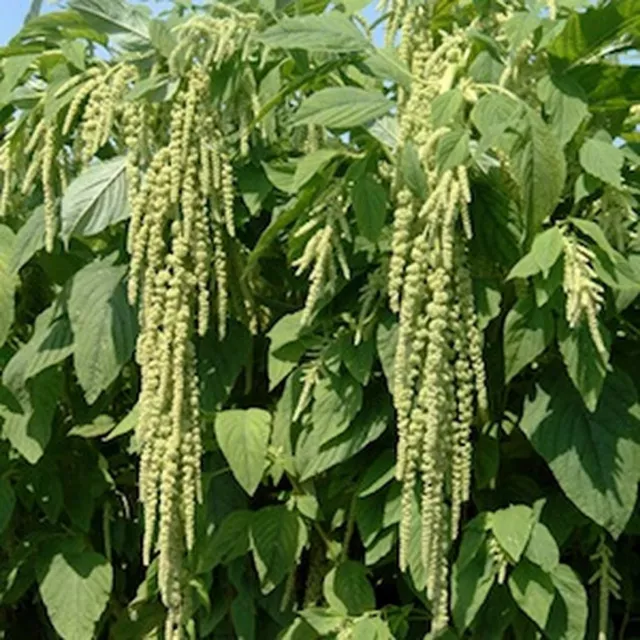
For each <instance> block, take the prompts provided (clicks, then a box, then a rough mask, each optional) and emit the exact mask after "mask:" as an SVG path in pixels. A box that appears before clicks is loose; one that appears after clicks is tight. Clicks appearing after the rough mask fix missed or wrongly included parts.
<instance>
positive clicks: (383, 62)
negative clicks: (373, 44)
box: [364, 47, 411, 89]
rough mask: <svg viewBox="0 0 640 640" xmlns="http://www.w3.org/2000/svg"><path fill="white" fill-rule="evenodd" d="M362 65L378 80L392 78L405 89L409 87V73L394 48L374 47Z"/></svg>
mask: <svg viewBox="0 0 640 640" xmlns="http://www.w3.org/2000/svg"><path fill="white" fill-rule="evenodd" d="M364 65H365V66H366V68H367V69H368V70H369V71H370V72H371V73H372V74H373V75H374V76H375V77H376V78H379V79H380V80H383V81H385V80H386V81H389V80H392V81H393V82H397V83H398V84H399V85H401V86H403V87H406V88H407V89H408V88H410V87H411V73H410V72H409V69H408V68H407V66H406V65H405V63H404V62H403V61H402V60H401V59H400V57H399V56H398V54H397V53H396V50H395V49H392V48H388V47H384V48H376V49H375V50H374V52H373V53H372V54H371V55H370V56H368V57H367V58H366V59H365V60H364Z"/></svg>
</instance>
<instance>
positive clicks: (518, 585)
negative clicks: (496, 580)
mask: <svg viewBox="0 0 640 640" xmlns="http://www.w3.org/2000/svg"><path fill="white" fill-rule="evenodd" d="M508 584H509V591H511V595H512V596H513V599H514V600H515V601H516V604H517V605H518V606H519V607H520V609H522V611H524V612H525V613H526V614H527V615H528V616H529V617H530V618H531V619H532V620H533V621H534V622H535V623H536V624H537V625H538V626H539V627H540V628H541V629H544V627H545V625H546V624H547V620H548V619H549V613H550V611H551V605H552V604H553V599H554V597H555V588H554V585H553V582H552V581H551V578H550V577H549V575H548V574H547V573H545V572H544V571H543V570H542V569H541V568H540V567H539V566H537V565H535V564H533V563H532V562H529V561H528V560H526V559H525V560H522V561H521V562H520V563H519V564H518V566H517V567H516V568H515V569H514V570H513V571H512V572H511V575H510V576H509V582H508Z"/></svg>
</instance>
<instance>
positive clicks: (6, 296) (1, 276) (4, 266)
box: [0, 224, 18, 347]
mask: <svg viewBox="0 0 640 640" xmlns="http://www.w3.org/2000/svg"><path fill="white" fill-rule="evenodd" d="M15 245H16V236H15V235H14V233H13V231H11V229H9V227H7V226H5V225H3V224H2V225H0V347H2V346H3V345H4V343H5V341H6V339H7V337H8V336H9V331H10V330H11V325H12V324H13V317H14V312H15V302H14V295H15V290H16V285H17V284H18V280H17V278H16V277H15V275H14V274H13V273H12V271H11V268H10V261H11V258H12V256H13V253H14V251H15Z"/></svg>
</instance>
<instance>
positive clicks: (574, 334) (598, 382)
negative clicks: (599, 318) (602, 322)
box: [558, 322, 608, 411]
mask: <svg viewBox="0 0 640 640" xmlns="http://www.w3.org/2000/svg"><path fill="white" fill-rule="evenodd" d="M603 329H604V327H600V331H601V334H602V335H604V336H605V337H604V339H605V344H607V342H608V340H606V334H605V332H604V331H603ZM605 331H606V330H605ZM558 334H559V335H558V340H559V347H560V353H561V354H562V359H563V360H564V364H565V366H566V367H567V373H568V374H569V377H570V378H571V380H572V382H573V384H574V385H575V387H576V389H577V390H578V391H579V392H580V395H581V396H582V399H583V401H584V404H585V406H586V407H587V409H589V411H595V410H596V406H597V405H598V399H599V398H600V393H601V392H602V387H603V385H604V380H605V378H606V376H607V369H608V362H604V361H603V359H602V355H601V354H600V352H599V351H598V349H596V346H595V345H594V343H593V339H592V338H591V333H590V331H589V327H588V325H587V323H586V322H581V323H580V324H579V325H578V326H577V327H576V328H575V329H570V328H569V326H568V325H567V323H566V322H560V325H559V331H558Z"/></svg>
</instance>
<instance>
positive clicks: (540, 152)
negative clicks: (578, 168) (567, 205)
mask: <svg viewBox="0 0 640 640" xmlns="http://www.w3.org/2000/svg"><path fill="white" fill-rule="evenodd" d="M523 123H524V125H525V126H526V129H525V133H524V137H523V138H522V140H521V142H520V146H519V147H518V150H517V153H516V156H515V158H514V160H515V162H514V166H515V167H517V176H518V182H519V185H520V190H521V193H522V205H523V211H524V217H525V220H526V225H527V229H528V236H529V238H531V239H533V236H534V234H535V233H536V232H537V231H538V229H539V227H540V225H541V224H542V223H543V222H544V221H545V220H546V219H547V217H548V216H549V215H551V213H553V211H554V209H555V208H556V206H557V204H558V202H559V201H560V197H561V195H562V191H563V188H564V181H565V178H566V173H567V166H566V161H565V157H564V152H563V150H562V146H561V145H560V142H559V140H558V139H557V138H556V136H555V135H554V134H553V131H552V130H551V129H550V128H549V126H548V125H546V124H545V123H544V121H543V120H542V118H541V117H540V116H539V115H538V113H536V112H535V111H534V110H533V109H531V108H528V109H527V110H526V115H525V118H524V120H523Z"/></svg>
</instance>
